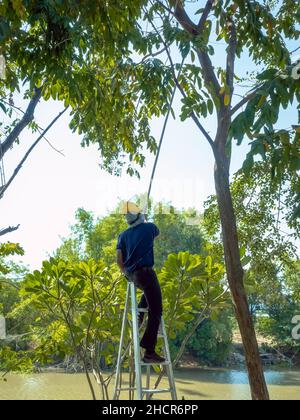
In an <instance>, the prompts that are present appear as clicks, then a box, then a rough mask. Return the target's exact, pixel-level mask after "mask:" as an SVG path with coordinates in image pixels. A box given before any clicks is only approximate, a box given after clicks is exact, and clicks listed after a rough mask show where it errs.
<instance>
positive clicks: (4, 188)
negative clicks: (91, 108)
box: [0, 107, 68, 199]
mask: <svg viewBox="0 0 300 420" xmlns="http://www.w3.org/2000/svg"><path fill="white" fill-rule="evenodd" d="M67 109H68V107H66V108H65V109H64V110H63V111H61V112H60V113H59V114H58V115H57V116H56V117H55V118H54V119H53V120H52V121H51V123H50V124H49V125H48V127H47V128H45V130H44V131H43V132H42V133H41V135H40V136H39V137H38V138H37V139H36V141H35V142H34V143H33V145H32V146H31V147H30V148H29V149H28V151H27V152H26V154H25V155H24V157H23V159H22V160H21V162H20V163H19V164H18V166H17V167H16V169H15V170H14V173H13V174H12V176H11V177H10V179H9V180H8V182H7V183H6V185H4V187H3V188H2V190H1V196H0V199H1V198H2V197H3V194H4V193H5V191H6V190H7V189H8V187H9V186H10V184H11V183H12V182H13V180H14V179H15V177H16V176H17V175H18V173H19V171H20V170H21V168H22V166H23V164H24V163H25V161H26V160H27V158H28V156H29V155H30V153H31V152H32V151H33V149H34V148H35V146H36V145H37V144H38V143H39V142H40V141H41V139H42V138H44V136H45V134H46V133H47V131H48V130H50V128H51V127H52V126H53V125H54V124H55V123H56V121H57V120H58V119H59V118H60V117H61V116H62V115H63V114H64V113H65V112H66V110H67Z"/></svg>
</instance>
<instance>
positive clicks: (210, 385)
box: [0, 368, 300, 400]
mask: <svg viewBox="0 0 300 420" xmlns="http://www.w3.org/2000/svg"><path fill="white" fill-rule="evenodd" d="M265 373H266V380H267V382H268V385H269V391H270V395H271V398H272V399H274V400H275V399H283V400H300V370H286V369H284V370H276V371H275V370H267V371H266V372H265ZM6 378H7V382H3V381H0V400H28V399H33V400H84V399H91V395H90V391H89V388H88V386H87V381H86V378H85V375H84V374H66V373H56V372H54V373H50V372H47V373H39V374H26V375H23V374H9V375H7V376H6ZM153 380H155V375H153ZM175 380H176V387H177V393H178V399H182V397H184V399H186V400H188V399H195V400H246V399H250V392H249V386H248V378H247V374H246V372H244V371H238V370H228V369H194V368H189V369H180V370H178V371H176V372H175ZM162 386H163V387H165V386H166V382H163V383H162ZM166 397H169V394H168V395H167V396H166ZM123 398H124V399H127V398H128V394H126V393H123ZM161 398H163V397H162V396H161Z"/></svg>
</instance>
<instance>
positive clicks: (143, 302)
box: [138, 293, 148, 326]
mask: <svg viewBox="0 0 300 420" xmlns="http://www.w3.org/2000/svg"><path fill="white" fill-rule="evenodd" d="M138 308H139V309H146V308H148V303H147V299H146V296H145V294H144V293H143V294H142V296H141V299H140V302H139V304H138ZM144 315H145V312H139V325H140V326H141V325H142V323H143V320H144Z"/></svg>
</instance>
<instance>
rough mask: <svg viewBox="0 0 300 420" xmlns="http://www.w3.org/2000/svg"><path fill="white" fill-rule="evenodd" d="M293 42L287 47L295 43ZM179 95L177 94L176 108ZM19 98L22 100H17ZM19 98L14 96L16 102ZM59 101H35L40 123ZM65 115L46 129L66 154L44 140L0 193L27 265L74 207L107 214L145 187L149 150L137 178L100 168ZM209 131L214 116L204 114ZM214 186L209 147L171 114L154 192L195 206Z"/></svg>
mask: <svg viewBox="0 0 300 420" xmlns="http://www.w3.org/2000/svg"><path fill="white" fill-rule="evenodd" d="M296 47H297V45H295V44H294V43H291V44H290V48H291V49H293V48H296ZM223 48H224V46H222V45H221V46H220V47H218V48H217V49H216V56H215V59H214V63H215V65H221V64H222V65H223V64H224V52H223V53H222V51H223ZM252 70H255V67H254V66H253V65H252V63H251V61H250V60H249V58H248V57H247V55H244V56H243V57H242V59H241V60H239V61H238V63H237V74H239V75H245V73H246V71H252ZM179 101H180V98H179V97H178V96H177V97H176V100H175V105H174V107H175V109H178V107H179ZM19 104H21V105H22V102H21V101H20V103H19ZM16 105H17V104H16ZM61 109H63V107H62V104H59V103H54V102H53V101H48V102H46V103H45V102H43V103H40V104H39V106H38V108H37V112H36V120H37V122H38V124H39V125H40V126H42V127H46V126H47V125H48V124H49V121H51V119H52V118H53V117H54V116H55V115H56V114H57V113H58V112H59V110H61ZM291 118H292V121H296V118H297V112H296V105H295V106H293V107H291V108H290V109H289V110H288V111H286V112H283V113H282V115H281V118H280V122H279V125H280V126H282V127H288V126H290V124H291ZM69 120H70V118H69V116H68V115H65V116H63V117H62V119H61V120H60V121H59V122H58V123H57V124H56V125H55V126H54V127H53V128H52V129H51V131H50V132H49V133H48V135H47V138H48V139H49V140H50V141H51V143H52V144H53V145H54V146H55V147H56V148H57V149H59V150H62V151H63V153H64V154H65V157H63V156H61V155H59V154H58V153H57V152H55V151H54V150H53V149H51V148H50V146H49V145H48V144H47V142H46V141H44V140H43V141H42V142H41V143H40V144H39V145H38V147H37V148H36V149H35V151H34V152H33V153H32V154H31V156H30V157H29V159H28V161H27V162H26V164H25V165H24V167H23V169H22V170H21V172H20V174H19V175H18V176H17V178H16V180H15V181H14V183H13V184H12V186H11V187H10V188H9V189H8V191H7V193H6V195H5V197H4V198H3V199H2V200H0V228H2V227H6V226H8V225H16V224H20V228H19V230H18V231H16V232H14V233H11V234H9V235H6V236H5V237H3V238H2V239H5V240H9V241H11V242H20V244H21V245H22V246H23V247H24V249H25V256H24V258H23V259H22V260H23V262H24V263H25V264H28V265H29V266H30V267H31V268H38V267H40V265H41V262H42V260H43V259H45V258H46V257H47V253H51V252H52V251H53V250H55V249H56V248H57V246H58V245H59V244H60V237H61V236H67V235H68V232H69V225H70V224H71V223H73V222H74V214H75V211H76V209H77V208H78V207H84V208H85V209H87V210H91V211H93V212H94V213H95V215H96V216H100V215H105V214H107V213H108V212H109V211H111V210H112V209H114V207H115V205H116V204H117V202H118V201H119V200H120V199H125V200H127V199H130V198H131V197H132V196H133V195H134V194H139V193H144V192H146V191H147V188H148V183H149V177H150V172H151V169H152V165H153V161H154V157H153V156H150V155H148V156H147V160H146V168H145V169H143V170H142V171H141V180H140V181H139V180H137V179H135V178H130V177H128V176H126V175H123V176H122V177H121V178H118V177H114V176H111V175H109V174H107V173H106V172H104V171H102V170H100V168H99V162H100V156H99V153H98V151H97V148H96V147H94V146H92V147H90V148H88V149H83V148H81V146H80V136H79V135H78V134H76V133H75V134H73V133H71V131H70V130H69V128H68V122H69ZM162 123H163V121H162V120H158V121H154V122H153V124H152V131H153V134H154V136H155V137H156V138H157V139H158V138H159V136H160V131H161V128H162ZM203 124H204V126H205V127H206V129H207V130H208V131H209V132H210V133H211V134H212V135H213V134H214V132H215V126H216V122H215V117H214V116H211V117H209V118H207V119H206V120H205V121H203ZM36 137H37V136H36V135H32V134H31V133H30V132H28V131H27V132H24V133H22V135H21V138H20V139H21V142H20V145H16V146H15V147H14V150H13V151H12V152H10V153H7V154H6V156H5V161H4V164H5V169H6V176H7V178H8V177H9V174H10V173H11V171H12V170H13V169H14V167H15V166H16V164H17V163H18V162H19V160H20V158H21V157H22V156H23V154H24V152H25V151H26V150H27V149H28V147H29V146H30V144H31V143H32V141H33V140H34V139H35V138H36ZM247 149H248V146H247V141H246V142H245V144H243V145H242V146H239V147H237V146H235V147H234V149H233V158H232V173H233V172H234V171H236V170H237V169H238V168H240V166H241V164H242V162H243V160H244V158H245V154H246V152H247ZM213 193H214V184H213V157H212V153H211V150H210V147H209V146H208V144H207V143H206V141H205V140H204V139H203V136H202V135H201V134H200V132H199V131H198V129H197V128H196V126H195V125H194V123H193V122H192V121H191V120H188V121H186V122H184V123H182V122H181V121H180V119H179V118H177V119H176V120H175V121H174V120H173V118H170V120H169V124H168V128H167V131H166V135H165V139H164V144H163V148H162V151H161V156H160V160H159V164H158V168H157V174H156V179H155V182H154V185H153V190H152V197H153V198H154V200H161V199H163V200H165V201H171V202H172V203H173V204H174V205H175V206H176V207H178V208H183V207H185V208H187V207H195V208H197V209H198V210H200V211H201V210H202V206H203V201H204V200H205V199H206V198H207V197H208V196H209V195H210V194H213Z"/></svg>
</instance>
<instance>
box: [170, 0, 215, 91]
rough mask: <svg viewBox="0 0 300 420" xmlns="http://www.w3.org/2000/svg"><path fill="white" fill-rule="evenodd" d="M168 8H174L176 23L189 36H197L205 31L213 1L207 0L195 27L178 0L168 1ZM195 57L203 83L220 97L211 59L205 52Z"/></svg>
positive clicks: (200, 52)
mask: <svg viewBox="0 0 300 420" xmlns="http://www.w3.org/2000/svg"><path fill="white" fill-rule="evenodd" d="M169 3H170V6H171V7H174V15H175V17H176V19H177V21H178V22H179V23H180V24H181V26H182V27H183V28H184V29H185V30H186V31H187V32H188V33H189V34H191V35H193V36H199V35H201V34H202V32H203V31H204V29H205V23H206V21H207V18H208V15H209V13H210V11H211V9H212V7H213V0H208V1H207V2H206V6H205V8H204V11H203V13H202V15H201V18H200V20H199V23H198V25H196V24H195V23H194V22H193V21H192V20H191V19H190V17H189V16H188V14H187V13H186V11H185V9H184V7H183V6H182V2H181V1H180V0H177V1H175V0H169ZM197 55H198V58H199V61H200V65H201V68H202V74H203V78H204V81H205V84H206V86H207V88H208V90H209V91H211V89H212V88H213V93H214V94H215V95H216V96H218V97H219V96H220V94H219V92H220V89H221V87H220V84H219V81H218V79H217V76H216V75H215V72H214V67H213V64H212V62H211V59H210V57H209V55H208V53H207V51H205V50H199V51H197Z"/></svg>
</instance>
